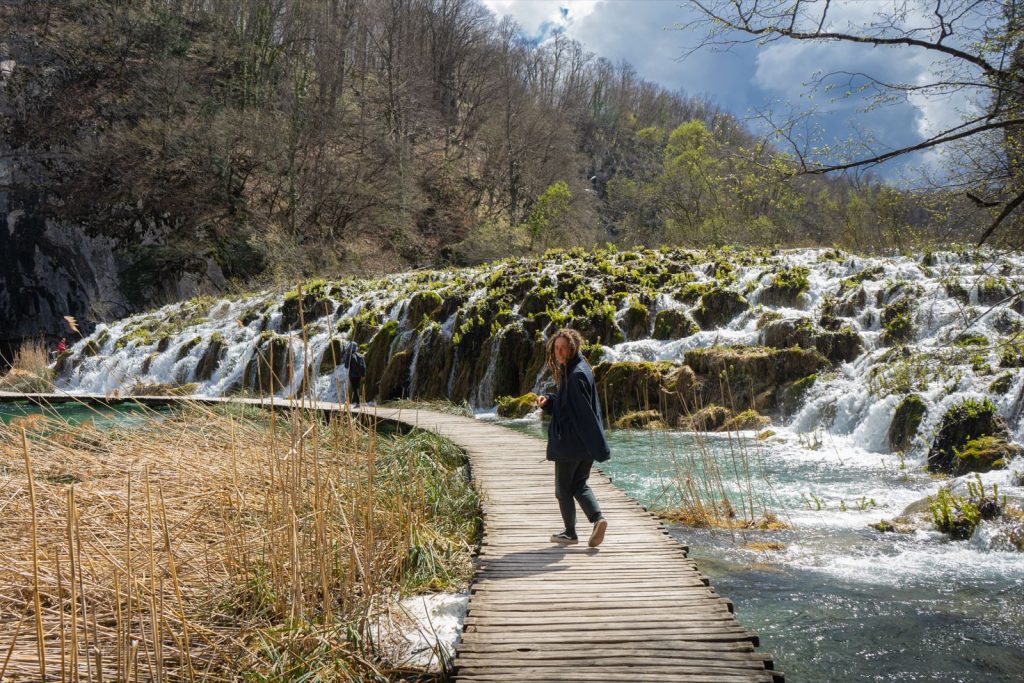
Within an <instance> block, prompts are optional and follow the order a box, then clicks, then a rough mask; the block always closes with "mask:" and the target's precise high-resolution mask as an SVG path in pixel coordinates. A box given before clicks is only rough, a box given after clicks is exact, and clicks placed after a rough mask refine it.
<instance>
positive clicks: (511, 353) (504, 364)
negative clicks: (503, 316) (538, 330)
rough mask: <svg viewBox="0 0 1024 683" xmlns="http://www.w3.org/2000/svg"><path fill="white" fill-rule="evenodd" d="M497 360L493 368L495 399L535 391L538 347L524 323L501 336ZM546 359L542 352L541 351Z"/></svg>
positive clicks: (515, 324)
mask: <svg viewBox="0 0 1024 683" xmlns="http://www.w3.org/2000/svg"><path fill="white" fill-rule="evenodd" d="M499 338H500V341H499V343H498V358H497V359H496V361H495V366H494V394H495V396H518V395H520V394H522V393H524V392H526V391H529V390H530V389H531V388H532V387H533V381H534V378H535V376H536V370H534V371H533V372H534V374H533V375H530V370H531V369H533V368H536V367H537V364H536V362H535V361H536V360H537V359H536V355H537V354H536V352H537V345H536V343H535V341H534V338H533V335H532V334H530V332H529V331H528V330H527V329H526V328H525V327H524V326H523V324H522V323H521V322H516V323H512V324H511V325H508V326H507V327H505V328H504V329H503V330H502V331H501V332H500V333H499ZM541 356H542V357H543V350H541Z"/></svg>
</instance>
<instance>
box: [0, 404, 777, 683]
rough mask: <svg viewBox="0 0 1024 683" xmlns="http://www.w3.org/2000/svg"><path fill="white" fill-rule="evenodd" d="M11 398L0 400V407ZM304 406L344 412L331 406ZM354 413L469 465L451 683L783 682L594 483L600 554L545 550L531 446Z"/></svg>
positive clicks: (653, 528)
mask: <svg viewBox="0 0 1024 683" xmlns="http://www.w3.org/2000/svg"><path fill="white" fill-rule="evenodd" d="M9 396H10V395H0V400H3V399H5V398H8V397H9ZM20 398H25V396H20ZM37 398H39V399H42V400H47V399H49V400H51V401H53V400H54V399H56V401H55V402H60V401H61V400H67V398H66V397H57V396H46V397H45V398H44V397H42V396H40V397H37ZM100 400H102V399H100ZM125 400H138V399H125ZM200 400H202V399H200ZM207 400H208V401H209V402H211V403H213V402H221V401H225V400H232V401H239V399H207ZM173 401H174V399H167V398H162V397H160V398H157V397H154V398H152V399H148V398H142V399H141V402H143V403H151V404H152V403H171V402H173ZM241 401H244V402H246V403H255V404H262V405H268V402H267V401H259V400H244V399H243V400H241ZM241 401H240V402H241ZM274 403H275V404H277V405H280V406H282V407H286V406H288V405H289V403H288V402H285V401H275V402H274ZM291 405H294V404H291ZM306 405H307V406H309V404H308V403H307V404H306ZM315 407H316V408H319V409H322V410H328V411H331V410H339V409H343V406H341V405H339V404H331V403H319V404H316V405H315ZM358 412H360V413H361V414H363V415H364V416H365V417H366V418H367V419H369V420H371V421H372V420H374V419H376V420H386V421H390V422H397V423H401V424H404V425H408V426H412V427H417V428H419V429H425V430H429V431H432V432H435V433H437V434H439V435H441V436H443V437H445V438H447V439H450V440H451V441H453V442H455V443H456V444H458V445H459V446H460V447H461V448H463V449H464V450H465V451H466V452H467V454H468V455H469V460H470V470H471V473H472V477H473V482H474V485H475V486H476V487H477V490H478V491H479V493H480V495H481V500H482V505H483V513H484V535H483V540H482V542H481V546H480V552H479V556H478V567H477V571H476V574H475V577H474V580H473V583H472V585H471V586H470V593H471V595H470V601H469V611H468V613H467V615H466V620H465V627H464V630H463V634H462V638H461V641H460V642H459V644H458V645H457V648H456V655H455V666H456V672H457V678H458V680H460V681H509V680H530V681H535V682H540V681H692V682H696V681H706V682H708V683H712V682H721V683H732V682H737V683H738V682H740V681H764V682H766V683H771V682H779V681H782V680H783V675H782V674H781V673H779V672H776V671H773V670H772V658H771V655H767V654H764V653H760V652H757V651H756V650H755V646H756V645H757V642H758V641H757V636H756V635H755V634H754V633H751V632H750V631H748V630H746V629H744V628H743V627H742V626H741V625H740V624H739V623H738V622H737V621H736V619H735V618H734V616H733V614H732V605H731V603H730V602H729V601H728V600H726V599H725V598H722V597H720V596H719V595H717V594H716V593H715V591H714V589H713V588H711V587H710V586H709V585H708V581H707V579H706V578H704V577H703V576H701V574H700V573H699V572H698V571H697V568H696V565H695V563H694V562H693V560H690V559H688V558H687V556H686V552H687V548H686V547H685V546H682V545H680V544H679V543H677V542H676V541H675V540H674V539H673V538H672V537H671V536H670V535H669V533H668V532H667V531H666V530H665V528H664V527H663V526H662V525H661V523H660V522H659V521H658V520H657V519H656V518H654V517H653V516H652V515H651V514H650V513H648V512H646V511H645V510H644V509H643V508H642V507H640V505H639V504H638V503H637V502H636V501H635V500H633V499H631V498H629V497H628V496H626V495H625V494H624V493H623V492H622V491H621V490H619V489H618V488H616V487H615V486H613V485H612V483H611V482H610V481H609V479H608V478H607V477H605V476H604V475H603V474H601V473H599V472H597V471H595V472H594V473H593V474H592V475H591V478H590V484H591V487H592V488H593V489H594V492H595V494H596V495H597V499H598V501H599V502H600V504H601V508H602V511H603V513H604V515H605V518H606V519H607V520H608V532H607V534H606V536H605V540H604V543H603V544H602V545H601V546H600V547H599V548H588V547H587V545H586V537H587V535H589V529H590V527H589V524H587V521H586V518H585V517H583V515H582V514H578V517H579V521H578V524H577V527H578V531H579V533H580V538H581V543H580V545H576V546H568V547H565V546H558V545H554V544H552V543H550V541H549V537H550V535H551V534H552V533H554V532H556V531H559V530H561V528H562V521H561V517H560V515H559V513H558V504H557V501H556V500H555V497H554V477H553V467H552V464H551V463H550V462H547V461H546V460H545V458H544V453H545V444H544V442H543V441H541V440H539V439H536V438H534V437H531V436H527V435H525V434H520V433H518V432H514V431H511V430H509V429H506V428H503V427H500V426H497V425H494V424H488V423H486V422H483V421H480V420H476V419H472V418H466V417H461V416H458V415H450V414H445V413H439V412H433V411H427V410H410V409H402V410H397V409H389V408H386V407H380V408H372V407H371V408H363V409H361V410H359V411H358ZM612 457H613V458H614V457H615V454H614V452H613V453H612Z"/></svg>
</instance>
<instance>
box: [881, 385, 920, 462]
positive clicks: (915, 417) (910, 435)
mask: <svg viewBox="0 0 1024 683" xmlns="http://www.w3.org/2000/svg"><path fill="white" fill-rule="evenodd" d="M927 413H928V406H927V404H925V402H924V399H922V398H921V397H920V396H918V395H917V394H910V395H909V396H907V397H906V398H904V399H903V400H902V401H900V404H899V405H898V406H896V412H895V413H894V414H893V417H892V422H891V423H890V424H889V433H888V439H889V448H891V449H892V450H893V451H895V452H899V453H902V452H905V451H907V450H909V449H910V446H911V444H912V443H913V441H914V437H915V436H916V435H917V430H918V428H919V427H920V426H921V421H922V420H924V416H925V415H927Z"/></svg>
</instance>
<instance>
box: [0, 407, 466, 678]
mask: <svg viewBox="0 0 1024 683" xmlns="http://www.w3.org/2000/svg"><path fill="white" fill-rule="evenodd" d="M465 464H466V461H465V457H464V454H463V453H462V452H461V451H459V450H458V449H457V448H455V447H454V446H453V445H452V444H450V443H448V442H445V441H443V440H441V439H439V438H437V437H434V436H431V435H427V434H423V433H413V434H410V435H406V436H399V435H386V434H377V433H376V432H374V431H373V430H369V431H367V430H366V429H364V428H362V427H360V426H359V425H357V424H353V423H350V422H348V421H347V420H344V419H340V418H338V417H332V418H331V419H329V420H326V421H325V420H324V419H323V418H322V417H320V416H318V415H316V414H313V413H307V412H302V411H291V412H276V413H275V412H258V411H256V410H255V409H242V408H207V407H202V406H199V405H191V406H186V407H185V408H183V409H182V410H180V411H174V412H170V413H167V412H163V413H151V412H149V413H147V414H145V416H144V418H142V419H141V420H135V421H134V422H133V423H132V424H123V425H120V426H117V425H116V424H115V426H113V427H110V428H105V429H100V428H97V427H95V426H94V425H93V424H92V422H91V421H86V422H84V423H81V424H77V425H72V424H69V423H66V422H64V421H62V420H61V418H60V417H59V416H58V414H57V413H55V412H54V413H49V412H48V413H47V414H44V415H38V414H36V415H33V416H30V417H26V418H20V419H16V420H14V421H12V422H11V423H9V424H2V423H0V477H2V479H3V481H4V486H5V490H6V491H7V493H6V494H5V504H4V513H3V515H2V516H0V544H2V545H3V547H4V556H5V558H6V559H5V563H4V564H5V566H4V567H3V568H2V569H0V577H2V582H3V584H4V585H6V586H9V587H11V588H12V589H13V590H8V591H4V594H3V595H2V596H0V614H2V617H0V641H2V642H3V643H5V648H8V649H7V653H6V659H4V660H3V663H2V665H0V677H3V678H4V680H8V679H11V680H40V679H41V678H43V676H44V671H45V672H46V675H47V676H48V677H49V678H47V680H50V679H52V678H53V677H55V676H60V677H65V676H67V675H75V674H72V673H71V672H78V673H77V676H76V678H77V677H81V678H83V679H85V680H90V681H100V680H126V681H127V680H141V679H148V680H197V679H203V680H225V681H226V680H238V679H239V677H241V678H242V679H244V680H299V679H304V677H308V678H310V679H311V680H312V679H315V680H392V679H393V678H394V676H396V675H402V674H406V675H412V676H414V677H415V676H416V675H418V674H417V672H415V671H408V672H403V671H402V670H401V669H399V668H396V665H395V664H394V663H391V662H388V661H386V660H385V659H383V658H382V657H381V655H380V652H379V650H378V648H377V643H376V640H377V638H378V635H379V634H381V633H383V632H385V631H387V630H388V629H389V626H390V624H391V619H392V616H393V614H392V611H394V610H395V601H396V599H397V598H399V597H402V596H406V595H410V594H417V593H423V592H431V591H438V590H461V589H464V588H465V587H466V585H467V584H468V581H469V579H470V577H471V576H472V565H471V561H470V551H471V548H473V547H474V546H475V544H476V542H477V538H478V533H479V503H478V500H477V496H476V494H475V493H474V492H473V490H472V488H471V487H470V486H469V484H468V481H467V477H466V472H465ZM33 615H34V616H33ZM439 656H440V657H441V658H442V659H443V658H444V657H445V656H446V655H445V654H444V653H439ZM58 672H59V673H58Z"/></svg>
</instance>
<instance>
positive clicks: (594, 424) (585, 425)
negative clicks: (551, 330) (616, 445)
mask: <svg viewBox="0 0 1024 683" xmlns="http://www.w3.org/2000/svg"><path fill="white" fill-rule="evenodd" d="M564 371H565V372H564V377H565V380H564V381H563V382H562V384H561V386H559V387H558V393H555V394H546V396H547V399H548V401H547V403H546V404H544V412H546V413H551V423H550V424H549V425H548V460H559V461H565V460H597V461H598V462H604V461H605V460H607V459H608V458H609V457H610V455H611V452H610V451H609V449H608V442H607V441H606V440H605V438H604V427H603V425H602V424H601V406H600V405H599V404H598V402H597V388H596V386H595V385H594V371H593V370H591V369H590V366H589V365H588V364H587V362H586V361H585V360H583V356H581V355H579V354H577V355H576V357H575V358H573V359H572V360H570V361H569V362H568V363H567V364H566V365H565V368H564Z"/></svg>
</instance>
